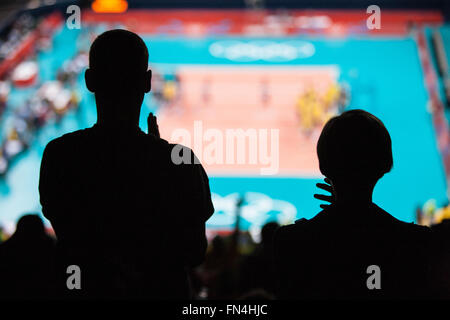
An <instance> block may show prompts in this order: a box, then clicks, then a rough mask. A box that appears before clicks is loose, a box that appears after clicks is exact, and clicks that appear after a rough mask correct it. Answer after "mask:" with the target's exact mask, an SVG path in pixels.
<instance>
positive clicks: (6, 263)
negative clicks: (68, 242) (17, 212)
mask: <svg viewBox="0 0 450 320" xmlns="http://www.w3.org/2000/svg"><path fill="white" fill-rule="evenodd" d="M54 254H55V243H54V240H53V239H52V238H51V237H50V236H49V235H48V234H47V233H46V232H45V229H44V224H43V222H42V220H41V218H40V217H39V216H38V215H36V214H28V215H24V216H22V217H21V218H20V219H19V221H18V223H17V228H16V231H15V232H14V234H13V235H12V236H11V237H10V238H9V239H8V240H6V241H5V242H3V243H2V244H1V245H0V261H1V263H0V283H1V293H0V296H1V297H5V298H49V297H51V296H52V294H53V289H54V268H53V266H54Z"/></svg>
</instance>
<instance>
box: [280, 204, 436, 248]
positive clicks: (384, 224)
mask: <svg viewBox="0 0 450 320" xmlns="http://www.w3.org/2000/svg"><path fill="white" fill-rule="evenodd" d="M336 213H337V212H336V209H335V208H332V207H330V208H327V209H324V210H322V211H321V212H319V213H318V214H317V215H316V216H314V217H313V218H311V219H305V218H302V219H299V220H297V221H295V223H294V224H290V225H286V226H282V227H280V228H278V230H277V232H276V236H275V239H276V243H277V244H278V245H279V246H283V243H292V241H298V240H299V239H300V238H306V237H311V236H314V235H323V236H326V235H327V232H329V231H333V232H334V231H338V230H340V229H341V228H342V227H345V222H344V221H342V220H340V218H339V216H338V214H336ZM361 214H364V213H361ZM371 218H372V219H371V220H370V226H371V227H373V228H379V229H381V230H384V231H385V232H386V235H388V234H395V235H397V236H400V235H402V236H404V237H407V238H409V239H416V240H417V241H421V240H423V241H427V240H428V239H429V238H430V237H431V229H430V228H429V227H426V226H419V225H416V224H414V223H407V222H404V221H401V220H398V219H397V218H395V217H393V216H392V215H391V214H389V213H388V212H386V211H385V210H383V209H381V208H379V207H378V206H376V205H374V206H373V207H372V213H371Z"/></svg>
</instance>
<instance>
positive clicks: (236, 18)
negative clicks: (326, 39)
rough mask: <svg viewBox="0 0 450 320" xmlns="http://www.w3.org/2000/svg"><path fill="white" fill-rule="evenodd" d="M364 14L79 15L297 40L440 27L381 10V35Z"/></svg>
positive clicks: (147, 27) (431, 17)
mask: <svg viewBox="0 0 450 320" xmlns="http://www.w3.org/2000/svg"><path fill="white" fill-rule="evenodd" d="M369 16H370V14H368V13H366V10H289V11H285V12H280V11H278V12H277V11H270V10H257V11H255V10H193V9H189V10H129V11H128V12H126V13H121V14H114V13H95V12H93V11H91V10H89V9H87V10H84V11H83V13H82V21H83V22H84V23H98V22H105V23H109V24H111V25H114V24H117V23H121V24H123V25H125V26H126V27H127V28H128V29H130V30H132V31H135V32H137V33H141V34H155V33H156V34H177V35H178V34H180V35H184V36H202V35H206V34H214V33H215V34H217V33H219V34H229V35H253V36H255V35H260V36H283V35H296V34H327V35H331V36H346V35H348V34H370V35H377V34H379V35H387V34H394V35H405V34H406V33H407V32H408V30H409V26H410V25H411V24H412V23H414V24H416V25H421V24H433V25H439V24H441V23H442V22H443V20H444V19H443V17H442V14H441V13H440V12H439V11H418V10H411V11H409V10H405V11H396V10H382V11H381V29H379V30H376V29H374V30H369V29H368V28H367V26H366V21H367V18H368V17H369Z"/></svg>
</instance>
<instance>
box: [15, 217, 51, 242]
mask: <svg viewBox="0 0 450 320" xmlns="http://www.w3.org/2000/svg"><path fill="white" fill-rule="evenodd" d="M15 233H16V235H20V236H22V237H36V236H41V235H44V234H45V228H44V223H43V222H42V219H41V218H40V217H39V216H38V215H37V214H26V215H23V216H22V217H20V219H19V221H17V226H16V232H15Z"/></svg>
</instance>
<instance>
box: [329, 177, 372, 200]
mask: <svg viewBox="0 0 450 320" xmlns="http://www.w3.org/2000/svg"><path fill="white" fill-rule="evenodd" d="M374 187H375V183H367V182H361V181H352V180H337V181H333V188H334V192H335V195H336V204H337V205H339V206H343V207H350V206H352V207H354V206H367V205H370V204H371V203H372V194H373V189H374Z"/></svg>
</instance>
